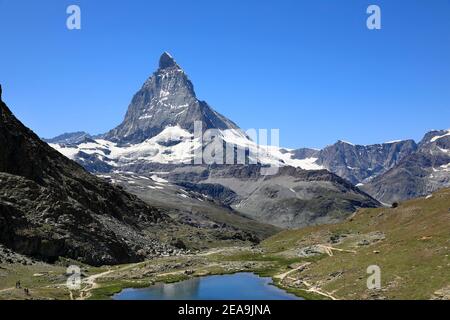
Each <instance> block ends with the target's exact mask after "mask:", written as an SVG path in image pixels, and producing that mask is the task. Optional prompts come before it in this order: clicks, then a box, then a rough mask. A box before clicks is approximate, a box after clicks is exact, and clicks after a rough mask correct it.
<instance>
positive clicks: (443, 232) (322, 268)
mask: <svg viewBox="0 0 450 320" xmlns="http://www.w3.org/2000/svg"><path fill="white" fill-rule="evenodd" d="M262 247H263V248H264V249H265V250H264V251H266V253H267V254H276V255H278V256H284V257H286V258H294V257H299V258H302V257H304V259H305V261H306V260H308V261H311V257H314V258H315V259H313V260H312V261H313V262H310V264H308V265H307V266H306V267H304V268H303V267H302V268H300V269H299V270H298V271H295V270H294V271H292V272H291V273H290V274H289V276H288V277H285V278H284V279H283V284H284V285H285V286H288V287H293V288H304V289H313V290H315V289H318V290H319V291H321V292H324V293H327V294H330V296H332V297H335V298H343V299H430V298H446V299H449V298H450V259H449V253H450V250H449V249H450V189H444V190H441V191H438V192H436V193H434V194H433V195H432V196H429V197H427V198H418V199H415V200H411V201H408V202H404V203H401V204H400V205H399V207H397V208H377V209H363V210H360V211H359V212H358V213H357V214H355V215H354V216H353V217H351V218H349V219H348V220H347V221H345V222H342V223H339V224H336V225H327V226H316V227H310V228H304V229H301V230H288V231H283V232H281V233H279V234H277V235H275V236H273V237H271V238H269V239H267V240H265V241H264V242H263V243H262ZM370 265H377V266H379V267H380V269H381V282H382V288H381V290H368V289H367V284H366V282H367V278H368V277H369V274H367V272H366V271H367V267H368V266H370ZM294 269H295V267H294ZM286 271H289V270H286Z"/></svg>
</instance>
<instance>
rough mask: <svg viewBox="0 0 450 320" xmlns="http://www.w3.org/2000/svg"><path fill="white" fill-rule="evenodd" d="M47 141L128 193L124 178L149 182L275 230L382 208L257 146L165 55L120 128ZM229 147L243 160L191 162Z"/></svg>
mask: <svg viewBox="0 0 450 320" xmlns="http://www.w3.org/2000/svg"><path fill="white" fill-rule="evenodd" d="M195 123H197V124H198V123H200V127H201V133H205V134H206V132H208V130H209V129H214V130H215V131H214V134H213V135H212V136H211V137H210V138H211V139H206V140H205V139H204V137H200V138H199V137H198V136H197V135H196V132H195V125H194V124H195ZM46 141H47V142H49V143H50V145H51V146H52V147H53V148H55V149H56V150H58V151H59V152H61V153H62V154H64V155H66V156H67V157H69V158H71V159H73V160H75V161H77V162H78V163H80V164H81V165H83V166H84V167H85V168H86V169H87V170H89V171H90V172H92V173H95V174H98V175H103V176H108V177H110V179H112V181H113V182H115V183H122V184H123V185H124V187H125V188H127V187H128V190H130V188H129V185H130V183H129V182H130V181H128V182H125V183H124V181H123V180H122V179H121V177H123V173H127V172H128V173H134V174H138V175H141V176H150V177H153V179H156V180H157V179H162V180H164V181H167V183H169V184H173V185H178V186H183V187H184V188H187V189H189V190H190V191H193V192H200V193H202V194H204V195H207V196H208V197H210V198H213V199H215V200H217V201H220V202H221V203H222V204H223V205H226V206H229V207H230V208H232V209H233V210H236V211H239V212H240V213H242V214H244V215H246V216H250V217H252V218H254V219H256V220H258V221H261V222H264V223H271V224H274V225H276V226H279V227H290V228H292V227H299V226H304V225H310V224H319V223H330V222H335V221H340V220H342V219H344V218H345V217H347V216H348V215H350V214H352V213H353V212H354V211H355V210H356V209H358V208H360V207H376V206H379V205H380V204H379V203H378V202H377V201H376V200H375V199H373V198H372V197H370V196H369V195H367V194H366V193H365V192H363V191H361V190H359V189H358V188H356V187H354V186H353V185H352V184H351V183H349V182H348V181H345V180H344V179H342V178H340V177H338V176H337V175H335V174H334V173H332V172H330V171H327V170H324V167H323V166H322V165H319V164H315V163H313V162H314V160H315V159H314V158H313V157H309V158H304V159H298V158H297V159H296V158H295V157H294V155H293V154H292V153H291V152H289V151H286V150H285V149H282V148H279V147H276V146H268V147H264V148H262V147H261V144H259V143H258V141H255V140H252V139H251V138H250V136H249V134H247V132H244V131H243V130H241V129H240V128H239V127H238V126H237V125H236V124H235V123H234V122H232V121H231V120H229V119H227V118H225V117H224V116H223V115H221V114H219V113H217V112H216V111H214V110H213V109H212V108H211V107H210V106H209V105H208V104H207V103H206V102H204V101H201V100H199V99H198V98H197V97H196V94H195V91H194V86H193V84H192V83H191V81H190V80H189V79H188V77H187V75H186V73H185V72H184V71H183V70H182V69H181V67H180V66H179V65H178V64H177V63H176V62H175V60H174V59H173V58H172V56H170V55H169V54H168V53H163V54H162V56H161V58H160V61H159V67H158V69H157V71H156V72H154V73H153V74H152V75H151V76H150V77H149V78H148V79H147V80H146V81H145V83H144V84H143V86H142V88H141V89H140V90H139V91H138V92H137V93H136V94H135V95H134V97H133V98H132V101H131V103H130V105H129V107H128V111H127V113H126V115H125V118H124V120H123V122H122V123H121V124H120V125H119V126H118V127H116V128H114V129H112V130H111V131H109V132H107V133H105V134H102V135H99V136H96V137H92V136H90V135H88V134H86V133H79V132H78V133H74V134H65V135H62V136H60V137H57V138H53V139H50V140H46ZM227 145H232V146H233V149H232V155H231V159H232V160H236V159H237V157H238V154H239V153H240V152H241V154H243V155H244V157H243V160H244V161H243V162H240V163H238V162H236V161H233V163H232V164H231V165H230V164H229V163H226V164H222V163H218V162H217V163H216V162H213V163H201V164H197V163H195V155H196V154H198V152H200V153H202V154H204V153H205V152H209V153H210V154H211V155H216V154H218V153H221V152H223V154H224V157H225V154H226V153H227V151H226V150H225V151H222V150H223V149H224V146H227ZM261 149H263V150H264V152H261ZM211 150H212V151H211ZM221 158H222V156H219V159H221ZM268 166H271V167H276V168H277V170H276V171H275V173H276V174H274V175H272V176H268V175H265V174H264V171H265V170H266V169H267V167H268ZM278 168H279V169H278ZM131 182H132V181H131ZM131 184H133V183H131ZM130 191H131V192H133V191H132V190H130ZM134 192H135V191H134Z"/></svg>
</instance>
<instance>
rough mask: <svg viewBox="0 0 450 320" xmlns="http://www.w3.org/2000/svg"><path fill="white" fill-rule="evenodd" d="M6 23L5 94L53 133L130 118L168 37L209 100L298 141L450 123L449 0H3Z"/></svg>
mask: <svg viewBox="0 0 450 320" xmlns="http://www.w3.org/2000/svg"><path fill="white" fill-rule="evenodd" d="M70 4H78V5H80V7H81V10H82V29H81V30H80V31H69V30H67V29H66V18H67V14H66V8H67V6H68V5H70ZM369 4H378V5H380V7H381V10H382V30H380V31H369V30H368V29H367V28H366V17H367V15H366V8H367V7H368V5H369ZM0 30H1V38H0V43H1V44H0V83H2V84H3V87H4V90H3V91H4V100H5V101H6V102H7V103H8V104H9V105H10V107H11V108H12V110H13V112H14V113H15V114H16V115H17V116H18V117H19V118H20V119H21V120H22V121H23V122H24V123H25V124H26V125H27V126H29V127H30V128H32V129H33V130H34V131H35V132H36V133H38V134H39V135H40V136H43V137H51V136H54V135H57V134H60V133H63V132H70V131H78V130H84V131H88V132H90V133H94V134H95V133H101V132H105V131H107V130H109V129H111V128H113V127H114V126H115V125H117V124H119V123H120V122H121V121H122V119H123V116H124V114H125V112H126V108H127V106H128V104H129V102H130V100H131V97H132V95H133V94H134V93H135V92H136V91H137V90H138V89H139V88H140V87H141V85H142V83H143V82H144V81H145V80H146V78H147V77H148V76H149V75H150V74H151V73H152V72H153V71H154V70H155V69H156V67H157V61H158V58H159V56H160V54H161V53H162V52H163V51H165V50H167V51H169V52H171V53H172V55H173V56H174V57H175V59H176V60H177V62H178V63H179V64H180V65H181V66H182V67H183V68H184V69H185V71H186V72H187V73H188V74H189V76H190V78H191V80H192V81H193V83H194V85H195V89H196V92H197V95H198V97H199V98H200V99H203V100H206V101H208V102H209V104H210V105H211V106H213V107H214V108H215V109H216V110H218V111H219V112H221V113H223V114H224V115H226V116H228V117H229V118H230V119H232V120H233V121H235V122H236V123H238V124H239V125H240V126H241V127H242V128H244V129H246V128H279V129H280V135H281V142H282V145H284V146H286V147H303V146H305V147H306V146H308V147H323V146H325V145H327V144H331V143H334V142H335V141H336V140H338V139H342V140H348V141H352V142H354V143H358V144H371V143H377V142H383V141H388V140H395V139H403V138H414V139H420V138H421V137H422V135H423V134H424V133H425V132H426V131H428V130H430V129H447V128H449V127H450V121H449V120H450V1H448V0H433V1H429V0H416V1H415V0H408V1H406V0H395V1H392V0H388V1H381V0H371V1H359V0H340V1H337V0H314V1H313V0H310V1H299V0H277V1H275V0H273V1H263V0H245V1H242V0H239V1H238V0H235V1H233V0H226V1H225V0H214V1H212V0H196V1H182V0H179V1H175V0H173V1H153V0H140V1H138V0H130V1H106V0H95V1H94V0H85V1H84V0H83V1H76V0H72V1H65V0H58V1H56V0H54V1H53V0H46V1H39V2H38V1H22V0H0Z"/></svg>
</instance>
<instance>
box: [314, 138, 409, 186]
mask: <svg viewBox="0 0 450 320" xmlns="http://www.w3.org/2000/svg"><path fill="white" fill-rule="evenodd" d="M416 149H417V145H416V143H415V142H414V141H413V140H405V141H397V142H392V143H383V144H375V145H367V146H362V145H352V144H349V143H346V142H343V141H339V142H337V143H336V144H334V145H331V146H328V147H326V148H324V149H323V150H321V151H320V153H319V155H318V160H317V163H318V164H320V165H323V166H324V167H325V168H327V169H328V170H330V171H331V172H334V173H335V174H337V175H338V176H340V177H342V178H344V179H347V180H349V181H350V182H352V183H353V184H358V183H365V182H366V181H367V180H368V179H370V178H373V177H376V176H377V175H379V174H381V173H384V172H386V171H387V170H389V169H391V168H392V167H394V166H395V165H396V164H397V163H399V162H400V161H401V160H402V159H403V158H405V157H406V156H408V155H410V154H412V153H414V152H415V151H416Z"/></svg>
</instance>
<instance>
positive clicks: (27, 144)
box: [0, 99, 171, 265]
mask: <svg viewBox="0 0 450 320" xmlns="http://www.w3.org/2000/svg"><path fill="white" fill-rule="evenodd" d="M0 190H1V192H0V229H1V232H0V242H1V243H2V244H4V245H6V246H7V247H9V248H11V249H13V250H15V251H17V252H19V253H23V254H27V255H30V256H34V257H36V258H39V259H43V260H48V261H52V260H55V259H57V258H58V257H59V256H65V257H71V258H75V259H80V260H81V261H84V262H87V263H91V264H96V265H97V264H103V263H105V264H106V263H108V264H114V263H124V262H129V261H136V260H139V259H143V258H145V257H146V256H149V255H151V254H156V253H159V252H165V251H166V250H167V249H168V248H169V247H168V246H166V245H164V244H162V243H160V242H159V241H158V240H157V239H152V238H151V237H149V236H147V235H146V234H145V230H146V229H149V230H150V229H151V228H154V227H158V228H163V227H164V225H165V224H169V223H171V219H170V218H169V217H168V216H167V215H165V214H163V213H161V212H160V211H159V210H157V209H156V208H153V207H150V206H149V205H147V204H145V203H144V202H143V201H140V200H139V199H138V198H137V197H136V196H133V195H131V194H128V193H126V192H124V191H122V190H121V189H120V188H117V187H114V186H111V185H110V184H108V183H106V182H105V181H103V180H101V179H99V178H96V177H95V176H92V175H91V174H89V173H87V172H86V171H85V170H84V169H83V168H82V167H80V166H79V165H78V164H76V163H75V162H72V161H71V160H69V159H67V158H66V157H64V156H62V155H61V154H60V153H58V152H56V151H55V150H54V149H52V148H51V147H49V146H48V145H47V144H46V143H44V142H42V141H41V140H40V139H39V138H38V137H37V136H36V135H35V134H34V133H33V132H32V131H31V130H29V129H28V128H26V127H25V126H24V125H23V124H22V123H20V122H19V121H18V120H17V119H16V118H15V117H14V115H13V114H12V113H11V111H10V110H9V109H8V107H7V106H6V105H5V104H4V103H3V102H2V101H1V99H0Z"/></svg>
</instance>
